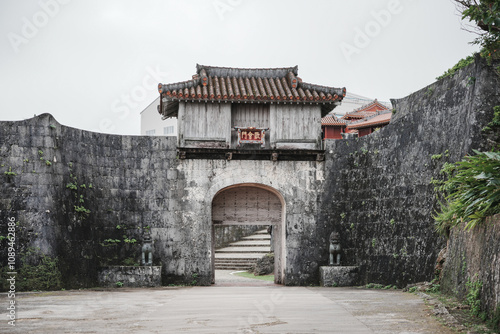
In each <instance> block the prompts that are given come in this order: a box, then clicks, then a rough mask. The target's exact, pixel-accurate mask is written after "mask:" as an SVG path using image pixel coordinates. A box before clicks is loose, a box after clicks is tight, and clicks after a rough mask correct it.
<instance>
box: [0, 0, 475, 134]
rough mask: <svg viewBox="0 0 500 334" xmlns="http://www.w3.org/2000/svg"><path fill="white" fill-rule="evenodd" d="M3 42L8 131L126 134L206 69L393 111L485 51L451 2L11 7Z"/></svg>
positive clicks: (4, 14) (1, 17) (159, 1)
mask: <svg viewBox="0 0 500 334" xmlns="http://www.w3.org/2000/svg"><path fill="white" fill-rule="evenodd" d="M0 35H1V39H0V91H1V92H2V93H1V99H0V120H19V119H25V118H29V117H33V115H34V114H37V115H38V114H41V113H46V112H48V113H51V114H52V115H53V116H54V117H55V118H56V119H57V120H58V121H59V122H60V123H62V124H64V125H68V126H72V127H76V128H81V129H86V130H92V131H98V132H105V133H118V134H139V133H140V112H141V111H142V110H143V109H144V108H145V107H146V106H147V105H148V104H150V103H151V102H152V101H153V100H154V99H155V98H156V97H158V91H157V87H156V86H157V84H158V82H162V83H172V82H178V81H184V80H188V79H191V77H192V75H193V74H194V73H195V72H196V63H199V64H203V65H213V66H226V67H289V66H294V65H298V66H299V76H300V77H301V78H302V79H303V80H304V81H306V82H311V83H315V84H320V85H326V86H333V87H346V88H347V90H348V91H349V92H352V93H356V94H360V95H362V96H367V97H370V98H378V99H379V100H384V101H388V100H389V99H390V98H401V97H404V96H406V95H408V94H410V93H412V92H413V91H415V90H418V89H420V88H423V87H424V86H426V85H428V84H431V83H432V82H434V81H435V78H436V76H438V75H441V74H442V73H443V72H444V71H445V70H446V69H448V68H449V67H451V66H453V65H454V64H455V63H456V62H457V61H458V60H460V59H461V58H464V57H466V56H468V55H470V54H471V53H472V52H474V51H477V50H478V48H477V47H476V46H472V45H470V44H468V43H469V42H470V41H471V40H473V39H474V35H472V34H471V33H468V32H466V31H464V30H462V29H461V20H460V16H459V13H458V12H457V11H456V9H455V5H454V4H453V2H452V1H451V0H358V1H356V0H350V1H346V0H308V1H305V0H274V1H273V0H191V1H189V0H182V1H181V0H171V1H167V0H142V1H139V0H99V1H98V0H40V1H36V0H22V1H20V0H2V1H1V2H0ZM158 120H159V121H160V118H158Z"/></svg>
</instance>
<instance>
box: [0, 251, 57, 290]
mask: <svg viewBox="0 0 500 334" xmlns="http://www.w3.org/2000/svg"><path fill="white" fill-rule="evenodd" d="M9 271H11V270H8V267H4V268H3V270H2V277H6V273H7V272H9ZM4 283H8V282H7V281H6V280H5V279H2V284H1V286H2V290H4V291H5V289H6V286H5V284H4ZM61 288H62V275H61V272H60V270H59V260H58V259H57V258H52V257H50V256H48V255H45V254H42V253H41V252H40V250H39V249H34V248H29V249H28V250H27V251H25V252H24V253H22V254H21V261H20V267H19V269H17V275H16V290H18V291H33V290H37V291H40V290H60V289H61Z"/></svg>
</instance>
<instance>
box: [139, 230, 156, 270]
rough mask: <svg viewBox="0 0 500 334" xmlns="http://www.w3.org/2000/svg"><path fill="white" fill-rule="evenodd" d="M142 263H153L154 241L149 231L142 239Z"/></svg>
mask: <svg viewBox="0 0 500 334" xmlns="http://www.w3.org/2000/svg"><path fill="white" fill-rule="evenodd" d="M141 264H142V265H143V266H152V265H153V241H152V240H151V234H149V233H147V234H145V235H144V239H143V241H142V259H141Z"/></svg>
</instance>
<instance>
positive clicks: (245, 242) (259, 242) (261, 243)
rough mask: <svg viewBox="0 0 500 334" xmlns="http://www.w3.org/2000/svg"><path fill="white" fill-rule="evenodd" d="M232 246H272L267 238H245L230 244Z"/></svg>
mask: <svg viewBox="0 0 500 334" xmlns="http://www.w3.org/2000/svg"><path fill="white" fill-rule="evenodd" d="M229 246H230V247H260V246H270V244H269V241H266V240H243V241H236V242H233V243H230V244H229Z"/></svg>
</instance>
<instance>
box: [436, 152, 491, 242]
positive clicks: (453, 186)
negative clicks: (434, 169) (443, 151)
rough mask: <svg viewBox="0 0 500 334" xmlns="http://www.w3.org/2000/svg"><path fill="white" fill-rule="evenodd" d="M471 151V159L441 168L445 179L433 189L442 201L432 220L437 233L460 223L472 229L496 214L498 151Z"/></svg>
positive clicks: (466, 158) (467, 158) (469, 157)
mask: <svg viewBox="0 0 500 334" xmlns="http://www.w3.org/2000/svg"><path fill="white" fill-rule="evenodd" d="M474 152H475V153H476V155H474V156H468V157H465V158H464V159H463V160H462V161H459V162H457V163H455V164H445V166H443V169H442V172H444V173H445V174H446V175H447V177H448V179H447V180H446V181H444V182H443V183H442V185H440V186H439V187H437V188H436V189H437V190H438V191H440V192H441V194H442V195H443V196H444V197H445V199H446V202H445V203H441V204H440V210H439V212H438V213H437V215H436V216H435V217H434V218H435V220H436V228H437V230H438V231H439V232H441V233H445V232H446V231H447V230H448V229H449V228H450V227H453V226H456V225H458V224H460V223H462V222H465V223H466V228H467V229H472V228H474V227H475V226H477V225H479V224H480V223H481V222H483V221H484V219H485V218H486V217H488V216H491V215H494V214H496V213H500V152H479V151H474Z"/></svg>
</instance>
